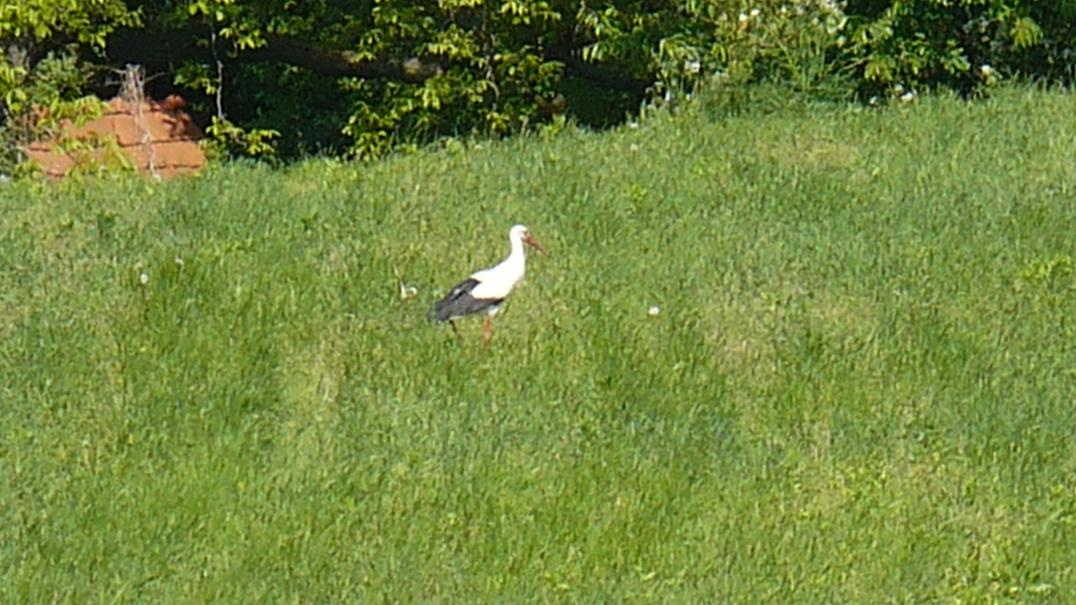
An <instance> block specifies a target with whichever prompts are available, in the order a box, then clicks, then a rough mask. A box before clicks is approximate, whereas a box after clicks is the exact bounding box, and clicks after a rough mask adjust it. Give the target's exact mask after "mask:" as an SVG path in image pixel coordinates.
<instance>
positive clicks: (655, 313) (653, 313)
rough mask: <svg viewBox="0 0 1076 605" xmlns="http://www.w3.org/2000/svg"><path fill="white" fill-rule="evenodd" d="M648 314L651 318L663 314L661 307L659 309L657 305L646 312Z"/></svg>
mask: <svg viewBox="0 0 1076 605" xmlns="http://www.w3.org/2000/svg"><path fill="white" fill-rule="evenodd" d="M646 313H647V315H649V316H650V317H657V316H658V315H660V314H661V307H659V306H657V305H653V306H651V307H650V308H649V309H647V310H646Z"/></svg>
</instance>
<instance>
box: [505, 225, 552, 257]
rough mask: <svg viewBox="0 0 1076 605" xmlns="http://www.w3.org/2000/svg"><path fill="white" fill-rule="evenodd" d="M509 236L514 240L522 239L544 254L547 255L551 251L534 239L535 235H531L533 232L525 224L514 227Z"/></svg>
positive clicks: (521, 240)
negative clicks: (547, 250)
mask: <svg viewBox="0 0 1076 605" xmlns="http://www.w3.org/2000/svg"><path fill="white" fill-rule="evenodd" d="M508 237H509V238H510V239H512V240H515V241H520V242H523V243H525V244H527V245H529V246H532V247H533V248H534V249H535V250H537V251H539V252H541V253H542V254H545V255H547V256H548V255H549V253H548V252H546V250H545V247H543V246H542V244H540V243H538V240H536V239H534V236H533V235H531V232H530V231H529V230H528V229H527V228H526V227H525V226H523V225H516V226H514V227H512V230H511V231H509V232H508Z"/></svg>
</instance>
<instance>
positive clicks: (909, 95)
mask: <svg viewBox="0 0 1076 605" xmlns="http://www.w3.org/2000/svg"><path fill="white" fill-rule="evenodd" d="M914 100H915V91H914V90H909V91H908V92H906V93H904V94H902V95H900V102H901V103H911V102H912V101H914Z"/></svg>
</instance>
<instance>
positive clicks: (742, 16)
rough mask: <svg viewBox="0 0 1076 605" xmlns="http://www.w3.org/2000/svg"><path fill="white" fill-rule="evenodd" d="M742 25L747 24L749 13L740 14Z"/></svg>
mask: <svg viewBox="0 0 1076 605" xmlns="http://www.w3.org/2000/svg"><path fill="white" fill-rule="evenodd" d="M740 23H747V13H740Z"/></svg>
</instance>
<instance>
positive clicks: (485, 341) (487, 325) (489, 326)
mask: <svg viewBox="0 0 1076 605" xmlns="http://www.w3.org/2000/svg"><path fill="white" fill-rule="evenodd" d="M492 335H493V319H492V318H491V317H490V316H489V315H487V316H486V320H485V321H484V322H482V348H486V347H488V346H489V338H490V336H492Z"/></svg>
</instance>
